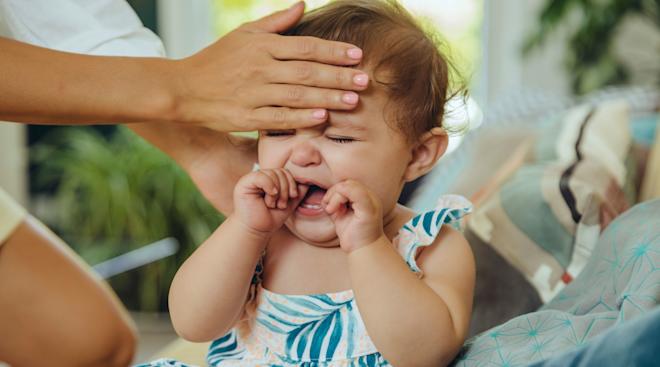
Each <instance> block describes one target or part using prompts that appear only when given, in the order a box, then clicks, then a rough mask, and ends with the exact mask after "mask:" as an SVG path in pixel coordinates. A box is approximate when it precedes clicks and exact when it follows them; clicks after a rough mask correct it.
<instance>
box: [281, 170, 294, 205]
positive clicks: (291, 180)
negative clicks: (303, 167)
mask: <svg viewBox="0 0 660 367" xmlns="http://www.w3.org/2000/svg"><path fill="white" fill-rule="evenodd" d="M282 172H284V176H285V177H286V179H287V181H288V182H289V197H290V198H292V199H293V198H297V197H298V183H297V182H296V180H295V179H294V178H293V175H292V174H291V172H289V170H288V169H283V170H282Z"/></svg>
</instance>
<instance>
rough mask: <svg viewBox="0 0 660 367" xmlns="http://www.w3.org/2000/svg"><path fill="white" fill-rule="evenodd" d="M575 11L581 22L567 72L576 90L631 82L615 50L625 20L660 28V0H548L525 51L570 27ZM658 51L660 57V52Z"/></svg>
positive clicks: (571, 43) (573, 34)
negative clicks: (634, 19) (638, 20)
mask: <svg viewBox="0 0 660 367" xmlns="http://www.w3.org/2000/svg"><path fill="white" fill-rule="evenodd" d="M573 11H577V12H579V14H580V22H579V24H578V25H577V27H575V28H574V29H572V30H571V35H570V41H569V44H568V51H569V54H568V59H567V70H569V71H570V74H571V78H572V88H573V91H574V92H576V93H579V94H582V93H586V92H588V91H590V90H593V89H596V88H598V87H602V86H605V85H611V84H619V83H623V82H626V81H627V80H628V79H629V72H628V71H627V70H626V68H625V67H624V66H623V64H622V63H621V61H620V60H618V59H617V57H616V56H615V55H614V54H613V50H612V45H613V41H614V39H615V36H616V35H617V34H618V31H619V29H620V26H621V24H623V22H624V20H626V19H627V18H628V17H629V16H631V15H636V16H640V17H642V18H643V19H646V20H648V21H650V22H651V24H654V25H655V26H656V27H657V28H658V29H660V0H547V1H546V4H545V7H544V8H543V10H542V12H541V14H540V16H539V23H538V27H537V28H536V30H535V31H534V33H532V34H531V35H530V36H529V37H528V38H527V40H526V42H525V46H524V48H523V52H524V53H525V54H529V52H530V51H531V50H532V49H534V48H536V47H537V46H539V45H541V44H542V43H543V42H544V41H545V39H546V38H547V37H548V36H549V35H550V34H551V33H553V32H554V31H556V30H557V28H559V26H560V25H565V24H570V23H571V21H570V20H569V19H571V18H572V17H571V16H572V15H573ZM651 52H653V50H651ZM655 52H658V56H660V50H655Z"/></svg>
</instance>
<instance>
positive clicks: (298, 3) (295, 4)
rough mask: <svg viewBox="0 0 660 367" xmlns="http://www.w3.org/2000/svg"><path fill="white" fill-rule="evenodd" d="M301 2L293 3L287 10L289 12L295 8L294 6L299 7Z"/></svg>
mask: <svg viewBox="0 0 660 367" xmlns="http://www.w3.org/2000/svg"><path fill="white" fill-rule="evenodd" d="M301 2H302V1H296V2H295V3H293V5H291V7H290V8H289V10H291V9H293V8H295V7H296V6H298V5H300V3H301Z"/></svg>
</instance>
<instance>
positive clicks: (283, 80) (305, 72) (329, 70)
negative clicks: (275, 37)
mask: <svg viewBox="0 0 660 367" xmlns="http://www.w3.org/2000/svg"><path fill="white" fill-rule="evenodd" d="M264 72H265V73H266V77H267V78H268V80H269V81H270V82H271V83H280V84H299V85H307V86H312V87H321V88H333V89H342V90H364V89H366V88H367V85H368V84H369V76H368V75H367V74H366V73H364V72H362V71H360V70H356V69H352V68H345V67H338V66H332V65H326V64H321V63H316V62H311V61H277V62H274V64H272V66H271V67H270V68H268V69H266V70H264Z"/></svg>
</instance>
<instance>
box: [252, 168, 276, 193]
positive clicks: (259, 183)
mask: <svg viewBox="0 0 660 367" xmlns="http://www.w3.org/2000/svg"><path fill="white" fill-rule="evenodd" d="M273 178H274V177H273V176H271V175H269V174H268V173H267V172H264V171H259V172H257V174H256V175H255V177H254V181H253V185H254V186H255V187H256V188H258V189H259V190H262V191H263V192H264V194H265V195H277V192H278V182H277V180H274V179H273Z"/></svg>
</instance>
